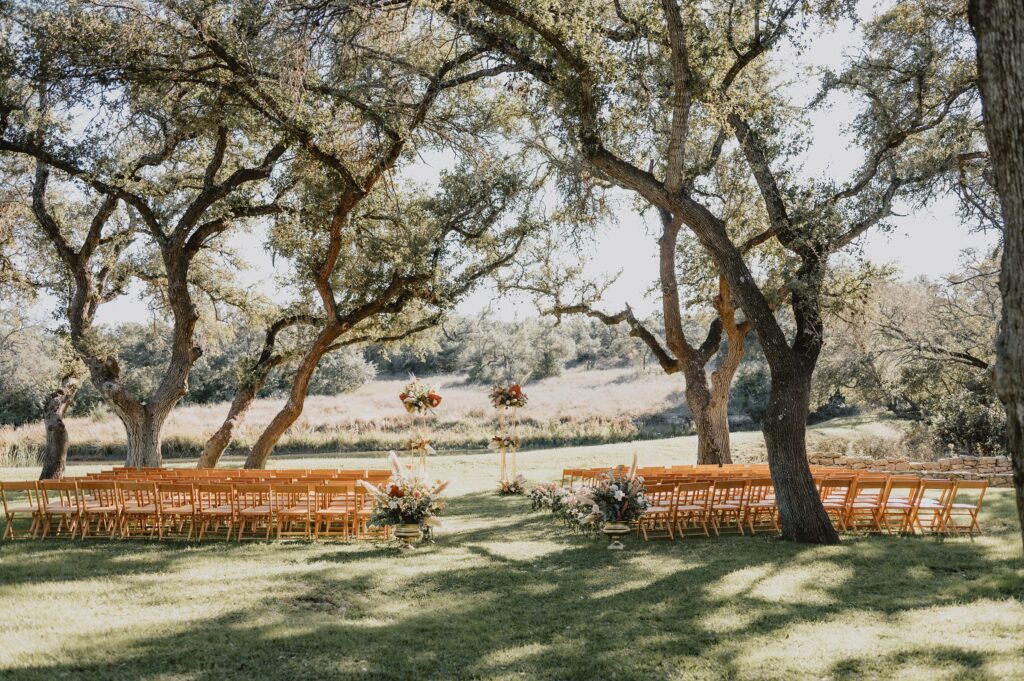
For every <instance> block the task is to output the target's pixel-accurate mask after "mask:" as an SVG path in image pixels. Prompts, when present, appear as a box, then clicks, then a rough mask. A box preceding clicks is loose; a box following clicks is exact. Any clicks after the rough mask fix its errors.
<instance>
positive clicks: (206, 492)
mask: <svg viewBox="0 0 1024 681" xmlns="http://www.w3.org/2000/svg"><path fill="white" fill-rule="evenodd" d="M195 500H196V522H197V523H199V537H198V538H199V541H202V540H203V537H204V536H206V531H207V530H208V529H210V528H211V527H212V528H213V532H214V533H215V534H216V533H217V532H219V531H220V530H221V528H223V529H224V532H225V533H224V539H225V540H228V539H231V532H232V531H233V530H234V527H235V516H236V513H235V488H234V487H233V486H232V484H231V483H225V482H199V483H196V485H195Z"/></svg>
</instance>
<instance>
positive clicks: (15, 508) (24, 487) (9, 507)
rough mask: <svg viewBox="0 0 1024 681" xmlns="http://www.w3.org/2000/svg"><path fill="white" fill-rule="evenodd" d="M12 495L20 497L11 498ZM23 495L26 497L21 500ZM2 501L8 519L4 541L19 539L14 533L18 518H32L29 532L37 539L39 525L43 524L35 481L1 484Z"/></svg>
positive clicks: (0, 498) (0, 494) (0, 495)
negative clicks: (15, 522)
mask: <svg viewBox="0 0 1024 681" xmlns="http://www.w3.org/2000/svg"><path fill="white" fill-rule="evenodd" d="M12 494H14V495H18V496H9V495H12ZM21 495H24V498H20V497H21ZM0 500H2V501H3V505H4V517H5V518H6V519H7V524H6V525H5V526H4V534H3V539H7V538H8V537H9V538H11V539H15V538H17V535H16V534H15V532H14V521H15V520H17V518H18V516H23V517H26V519H28V518H31V520H32V524H31V526H30V527H29V530H28V531H29V533H30V534H31V535H32V538H33V539H35V538H36V534H37V533H38V531H39V525H40V524H41V523H42V509H41V508H40V500H39V489H38V487H37V486H36V482H35V481H34V480H33V481H30V482H0Z"/></svg>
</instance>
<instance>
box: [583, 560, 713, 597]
mask: <svg viewBox="0 0 1024 681" xmlns="http://www.w3.org/2000/svg"><path fill="white" fill-rule="evenodd" d="M626 562H627V564H628V572H627V570H625V569H623V570H620V571H618V572H617V573H615V574H613V575H611V577H612V578H613V580H612V581H614V583H613V584H610V585H608V586H606V587H604V588H601V589H597V590H595V591H592V592H591V593H590V594H589V595H588V598H589V599H590V600H599V599H604V598H612V597H614V596H621V595H622V594H626V593H630V592H632V591H640V590H643V589H649V588H651V587H653V586H655V585H656V584H657V583H658V582H659V581H661V580H663V579H666V578H670V577H673V576H675V575H678V574H680V573H682V572H686V571H687V570H692V569H693V568H694V567H695V566H694V565H692V564H687V563H683V562H676V561H664V560H661V561H658V560H652V559H650V558H649V557H647V556H644V557H638V558H633V559H630V560H628V561H626ZM638 573H639V574H638ZM627 574H630V575H635V577H634V578H633V579H626V578H625V576H626V575H627Z"/></svg>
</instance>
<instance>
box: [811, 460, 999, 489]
mask: <svg viewBox="0 0 1024 681" xmlns="http://www.w3.org/2000/svg"><path fill="white" fill-rule="evenodd" d="M807 460H808V461H809V462H810V463H811V465H812V466H836V467H841V468H853V469H857V470H866V471H876V472H884V473H918V474H920V475H922V476H925V477H930V478H949V479H952V480H988V482H989V484H990V485H992V486H993V487H1009V486H1011V485H1012V484H1013V465H1012V464H1011V463H1010V459H1009V458H1008V457H1005V456H953V457H949V458H946V459H938V460H937V461H910V460H908V459H898V458H887V459H871V458H868V457H861V456H841V455H840V456H837V455H832V454H809V455H808V456H807Z"/></svg>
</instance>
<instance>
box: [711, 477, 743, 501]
mask: <svg viewBox="0 0 1024 681" xmlns="http://www.w3.org/2000/svg"><path fill="white" fill-rule="evenodd" d="M746 491H747V481H746V480H741V479H739V478H718V479H717V480H715V482H714V487H713V488H712V490H711V503H712V505H714V504H723V503H727V502H728V503H741V502H742V501H743V500H744V499H745V498H746Z"/></svg>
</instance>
